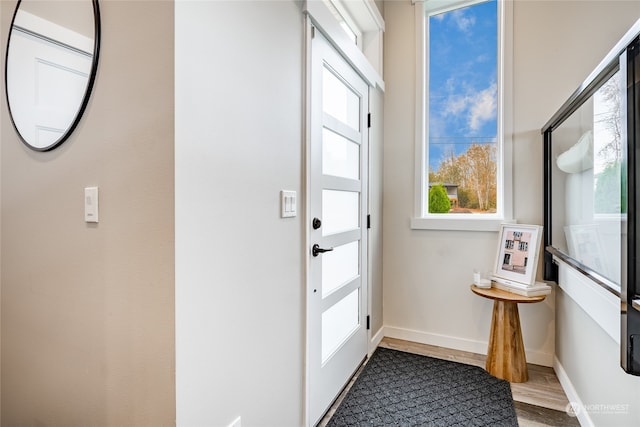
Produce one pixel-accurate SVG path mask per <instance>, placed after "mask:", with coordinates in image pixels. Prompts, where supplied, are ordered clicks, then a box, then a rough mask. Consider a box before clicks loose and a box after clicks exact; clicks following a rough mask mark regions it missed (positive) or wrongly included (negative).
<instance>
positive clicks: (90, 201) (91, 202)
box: [84, 187, 98, 222]
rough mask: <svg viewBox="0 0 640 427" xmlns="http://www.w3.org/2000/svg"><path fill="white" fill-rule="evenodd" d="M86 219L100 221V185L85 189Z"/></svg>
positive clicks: (86, 220)
mask: <svg viewBox="0 0 640 427" xmlns="http://www.w3.org/2000/svg"><path fill="white" fill-rule="evenodd" d="M84 220H85V222H98V187H86V188H85V189H84Z"/></svg>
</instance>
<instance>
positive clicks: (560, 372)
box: [553, 357, 595, 427]
mask: <svg viewBox="0 0 640 427" xmlns="http://www.w3.org/2000/svg"><path fill="white" fill-rule="evenodd" d="M553 369H554V370H555V371H556V376H557V377H558V381H560V385H561V386H562V389H563V390H564V393H565V394H566V395H567V399H569V402H570V405H571V406H572V407H573V408H574V410H575V411H576V418H578V421H579V422H580V426H582V427H594V426H595V424H594V423H593V420H592V419H591V417H590V416H589V412H588V411H585V410H584V407H585V406H584V403H583V402H582V399H580V396H579V395H578V392H577V391H576V389H575V387H573V383H572V382H571V379H569V375H567V371H565V370H564V368H563V367H562V363H560V361H559V360H558V358H557V357H554V358H553ZM576 409H577V410H576Z"/></svg>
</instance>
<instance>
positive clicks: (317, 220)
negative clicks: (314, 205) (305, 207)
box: [312, 218, 322, 230]
mask: <svg viewBox="0 0 640 427" xmlns="http://www.w3.org/2000/svg"><path fill="white" fill-rule="evenodd" d="M312 225H313V229H314V230H317V229H318V228H320V227H322V221H320V218H313V222H312Z"/></svg>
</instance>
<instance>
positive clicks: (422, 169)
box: [411, 0, 515, 231]
mask: <svg viewBox="0 0 640 427" xmlns="http://www.w3.org/2000/svg"><path fill="white" fill-rule="evenodd" d="M484 1H485V0H427V1H424V0H416V1H415V12H414V13H415V32H416V117H415V119H416V133H415V149H416V158H415V162H416V163H415V175H416V177H415V191H414V193H415V205H414V216H413V218H412V219H411V228H412V229H425V230H429V229H433V230H466V231H498V230H499V229H500V224H503V223H514V222H515V221H514V220H513V206H512V203H513V185H512V181H513V180H512V135H513V114H512V112H513V4H512V2H511V1H505V0H497V2H498V5H497V6H498V66H497V76H498V77H497V80H498V81H497V85H498V99H497V112H496V114H497V122H498V132H497V133H498V135H497V143H498V156H497V157H498V165H497V180H498V182H497V198H498V200H497V205H498V211H497V212H496V213H494V214H473V215H469V214H430V213H428V212H424V207H425V202H426V201H427V199H428V183H427V179H426V178H427V177H428V173H429V171H428V164H429V163H428V160H429V159H428V155H429V149H428V143H429V141H428V137H427V135H428V126H429V123H428V121H429V117H428V114H427V113H428V111H429V110H428V94H427V88H428V70H429V66H428V64H429V62H428V61H429V57H428V53H427V48H428V40H427V36H428V34H429V31H428V30H429V28H428V25H429V24H428V19H427V17H428V16H429V15H432V14H435V13H442V12H448V11H452V10H455V9H458V8H462V7H466V6H471V5H474V4H478V3H482V2H484Z"/></svg>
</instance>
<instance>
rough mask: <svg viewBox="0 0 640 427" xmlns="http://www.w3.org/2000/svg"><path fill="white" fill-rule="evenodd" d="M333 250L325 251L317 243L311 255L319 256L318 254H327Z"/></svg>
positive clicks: (312, 248)
mask: <svg viewBox="0 0 640 427" xmlns="http://www.w3.org/2000/svg"><path fill="white" fill-rule="evenodd" d="M332 250H333V248H330V249H323V248H321V247H320V245H318V244H317V243H316V244H315V245H313V246H312V247H311V255H313V256H318V254H323V253H325V252H331V251H332Z"/></svg>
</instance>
